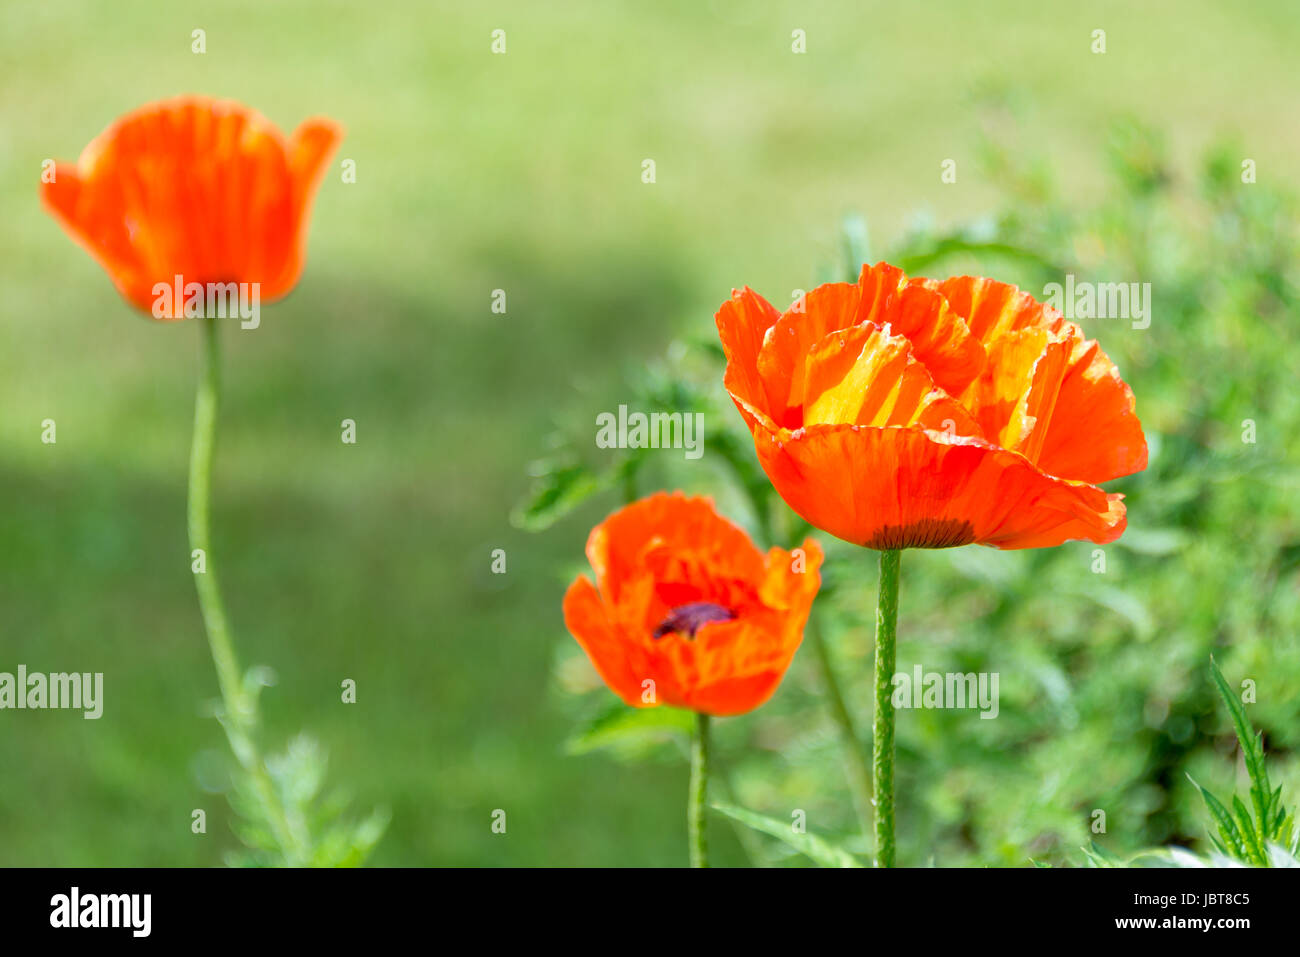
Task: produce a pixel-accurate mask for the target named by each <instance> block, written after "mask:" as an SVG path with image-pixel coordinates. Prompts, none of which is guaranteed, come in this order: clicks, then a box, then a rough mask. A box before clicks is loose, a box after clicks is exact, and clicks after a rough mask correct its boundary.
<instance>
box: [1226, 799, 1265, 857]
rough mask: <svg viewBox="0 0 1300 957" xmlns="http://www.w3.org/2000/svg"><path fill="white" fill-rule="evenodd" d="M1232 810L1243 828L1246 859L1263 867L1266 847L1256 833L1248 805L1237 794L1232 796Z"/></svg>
mask: <svg viewBox="0 0 1300 957" xmlns="http://www.w3.org/2000/svg"><path fill="white" fill-rule="evenodd" d="M1232 809H1233V811H1234V812H1236V815H1237V824H1238V825H1239V826H1240V828H1241V834H1242V838H1243V839H1244V840H1245V843H1246V857H1247V858H1248V859H1249V860H1250V862H1251V863H1252V864H1258V865H1260V866H1261V867H1262V866H1263V865H1264V847H1263V845H1262V844H1261V843H1260V840H1259V835H1258V834H1256V833H1255V822H1254V821H1252V820H1251V817H1250V812H1249V811H1247V810H1246V805H1245V804H1243V803H1242V802H1241V798H1239V797H1237V795H1235V794H1234V795H1233V796H1232Z"/></svg>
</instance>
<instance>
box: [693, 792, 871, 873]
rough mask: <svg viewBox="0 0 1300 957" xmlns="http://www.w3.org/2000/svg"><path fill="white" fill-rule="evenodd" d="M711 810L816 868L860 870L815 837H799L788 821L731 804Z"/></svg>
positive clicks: (849, 856)
mask: <svg viewBox="0 0 1300 957" xmlns="http://www.w3.org/2000/svg"><path fill="white" fill-rule="evenodd" d="M713 810H715V811H717V812H718V813H720V814H725V815H726V816H727V817H729V818H731V819H732V820H736V821H739V822H740V823H741V824H744V825H745V826H746V827H751V828H753V829H754V830H756V831H761V832H762V833H764V834H770V835H772V837H774V838H776V839H777V840H779V841H781V842H782V843H783V844H786V845H787V846H789V847H792V848H794V850H796V851H798V852H799V853H800V854H803V855H804V856H805V857H807V858H809V859H811V860H812V861H813V863H815V864H817V865H818V866H819V867H862V866H863V865H862V862H861V861H859V860H858V859H857V858H856V857H854V856H853V855H852V854H850V853H849V852H848V851H846V850H844V848H842V847H837V846H835V845H834V844H831V843H830V842H829V841H826V840H824V839H823V838H820V837H818V836H817V835H815V834H808V833H803V834H800V833H798V832H796V831H795V830H794V828H793V827H791V825H790V822H788V821H780V820H777V819H776V818H774V817H768V816H767V815H765V814H756V813H755V812H753V811H747V810H745V809H744V808H743V807H736V806H735V805H734V804H714V805H713Z"/></svg>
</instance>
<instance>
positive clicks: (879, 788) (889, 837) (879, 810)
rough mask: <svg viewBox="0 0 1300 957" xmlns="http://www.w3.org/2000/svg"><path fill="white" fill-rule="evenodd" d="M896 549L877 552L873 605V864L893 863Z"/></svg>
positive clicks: (896, 607)
mask: <svg viewBox="0 0 1300 957" xmlns="http://www.w3.org/2000/svg"><path fill="white" fill-rule="evenodd" d="M900 554H901V553H900V552H899V551H898V550H897V549H894V550H891V551H885V552H881V553H880V602H879V604H877V606H876V716H875V722H874V723H873V725H872V728H871V739H872V746H871V766H872V770H873V772H874V778H875V781H874V785H875V786H874V793H873V797H874V801H875V805H876V866H877V867H893V866H894V702H893V694H894V666H895V660H896V648H895V643H896V640H897V637H898V565H899V557H900Z"/></svg>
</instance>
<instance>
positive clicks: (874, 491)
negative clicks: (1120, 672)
mask: <svg viewBox="0 0 1300 957" xmlns="http://www.w3.org/2000/svg"><path fill="white" fill-rule="evenodd" d="M754 438H755V442H756V446H757V450H758V456H759V461H760V462H761V463H762V465H763V468H764V470H765V471H766V473H767V475H768V478H770V479H771V481H772V484H773V485H774V486H775V487H776V490H777V491H778V492H779V493H780V494H781V497H782V498H783V499H785V501H786V503H787V504H788V505H789V506H790V507H791V508H792V509H794V511H795V512H797V513H798V514H799V515H801V516H802V517H803V518H804V519H806V520H807V521H809V522H810V523H812V524H813V525H815V526H817V527H818V528H822V529H825V530H826V531H828V532H830V533H831V534H833V535H836V536H838V537H839V538H843V539H845V540H846V541H850V542H854V543H855V544H859V545H865V546H867V547H870V548H878V549H890V548H946V547H951V546H957V545H965V544H969V543H972V542H978V543H981V544H985V545H994V546H996V547H998V548H1031V547H1040V546H1044V545H1057V544H1060V543H1062V542H1065V541H1069V540H1071V539H1088V540H1091V541H1094V542H1098V543H1101V544H1104V543H1106V542H1110V541H1114V540H1115V539H1116V538H1118V537H1119V535H1120V534H1121V533H1122V532H1123V530H1124V507H1123V505H1122V503H1121V502H1120V496H1117V495H1112V496H1108V495H1107V494H1106V493H1105V492H1103V491H1102V490H1101V489H1098V488H1096V487H1094V486H1091V485H1087V484H1083V483H1077V482H1069V481H1065V480H1063V479H1059V478H1055V477H1054V476H1051V475H1047V474H1045V473H1043V472H1041V471H1039V470H1038V469H1037V468H1035V467H1034V466H1033V465H1032V464H1031V463H1030V462H1029V461H1028V460H1027V459H1026V458H1025V457H1024V456H1023V455H1020V454H1019V453H1016V452H1012V451H1008V450H1006V449H1001V448H998V447H996V446H993V445H990V444H989V443H987V442H983V441H981V440H978V439H968V438H962V437H955V438H954V437H949V436H946V435H945V434H943V433H940V432H935V431H927V430H924V429H920V428H915V427H913V428H897V427H891V428H884V429H877V428H863V427H860V426H845V425H814V426H809V427H807V428H804V429H801V430H799V431H798V432H794V433H789V432H784V431H782V432H780V433H771V432H767V431H766V430H761V429H760V430H756V431H755V433H754Z"/></svg>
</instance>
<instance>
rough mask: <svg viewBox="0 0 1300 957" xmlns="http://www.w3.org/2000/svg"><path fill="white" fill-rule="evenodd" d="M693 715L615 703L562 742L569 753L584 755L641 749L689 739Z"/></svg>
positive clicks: (676, 709)
mask: <svg viewBox="0 0 1300 957" xmlns="http://www.w3.org/2000/svg"><path fill="white" fill-rule="evenodd" d="M694 729H695V715H694V714H692V713H691V712H690V711H685V710H683V709H681V708H669V707H666V706H660V707H656V708H633V707H630V706H628V705H626V704H624V703H623V702H622V701H615V702H614V703H613V704H611V705H610V706H609V707H608V708H606V709H604V710H603V711H601V712H600V713H599V714H597V715H596V716H595V717H594V718H592V719H591V720H590V721H588V722H587V723H586V724H584V725H583V726H582V727H581V728H579V729H578V730H577V731H575V732H574V734H573V735H572V736H571V737H570V738H569V740H568V741H566V742H565V746H564V748H565V751H567V752H568V753H569V754H586V753H588V752H590V751H596V750H599V749H601V748H626V747H636V746H644V745H646V744H650V743H653V742H656V741H663V740H666V739H670V738H673V737H678V736H680V737H682V738H683V739H685V740H689V739H690V737H691V734H692V733H693V731H694Z"/></svg>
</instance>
